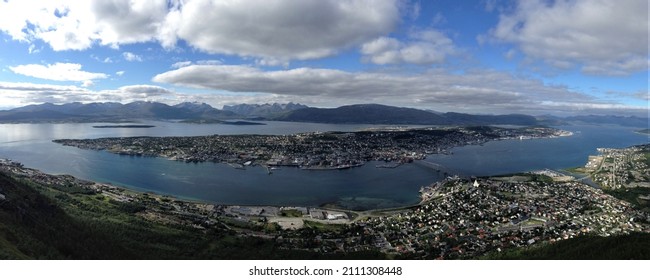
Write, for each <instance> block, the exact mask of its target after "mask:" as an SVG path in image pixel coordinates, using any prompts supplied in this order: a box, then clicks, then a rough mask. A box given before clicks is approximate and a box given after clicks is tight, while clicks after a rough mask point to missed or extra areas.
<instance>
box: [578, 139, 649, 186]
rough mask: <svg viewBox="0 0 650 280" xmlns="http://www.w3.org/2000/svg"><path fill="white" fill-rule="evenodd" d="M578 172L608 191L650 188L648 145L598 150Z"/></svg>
mask: <svg viewBox="0 0 650 280" xmlns="http://www.w3.org/2000/svg"><path fill="white" fill-rule="evenodd" d="M598 152H599V153H600V155H597V156H590V157H589V161H588V162H587V164H586V165H585V167H584V168H582V169H581V170H579V171H582V172H585V173H588V174H591V176H592V177H593V180H594V182H597V183H598V184H600V185H602V186H603V187H606V188H609V189H621V188H634V187H642V188H650V145H640V146H634V147H629V148H624V149H612V148H599V149H598Z"/></svg>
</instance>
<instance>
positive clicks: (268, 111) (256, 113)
mask: <svg viewBox="0 0 650 280" xmlns="http://www.w3.org/2000/svg"><path fill="white" fill-rule="evenodd" d="M305 108H309V107H307V106H305V105H302V104H299V103H293V102H289V103H287V104H278V103H273V104H268V103H266V104H262V105H259V104H238V105H225V106H223V109H222V110H223V111H229V112H233V113H236V114H238V115H242V116H246V117H249V118H268V119H271V118H275V117H278V116H281V115H283V114H286V113H289V112H291V111H295V110H298V109H305Z"/></svg>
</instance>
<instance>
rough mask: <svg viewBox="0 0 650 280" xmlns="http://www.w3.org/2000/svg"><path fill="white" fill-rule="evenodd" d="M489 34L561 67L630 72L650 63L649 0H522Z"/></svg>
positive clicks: (601, 71)
mask: <svg viewBox="0 0 650 280" xmlns="http://www.w3.org/2000/svg"><path fill="white" fill-rule="evenodd" d="M490 35H491V36H492V37H493V38H494V39H496V40H497V41H501V42H509V43H514V44H515V45H516V46H517V47H518V49H519V50H520V51H521V52H522V53H524V54H525V55H527V56H528V57H530V58H532V59H539V60H542V61H544V62H546V63H547V64H549V65H551V66H554V67H556V68H561V69H566V68H573V67H578V68H579V69H581V71H582V72H584V73H588V74H598V75H628V74H631V73H634V72H637V71H644V70H647V69H648V65H649V63H648V2H647V0H627V1H617V0H589V1H567V0H559V1H550V2H549V1H544V0H526V1H518V2H517V6H516V8H515V9H514V10H513V11H510V12H506V13H503V14H501V16H500V18H499V23H498V24H497V26H496V27H495V28H493V29H492V30H491V31H490Z"/></svg>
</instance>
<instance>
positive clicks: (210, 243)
mask: <svg viewBox="0 0 650 280" xmlns="http://www.w3.org/2000/svg"><path fill="white" fill-rule="evenodd" d="M0 193H1V194H3V195H5V199H3V200H0V259H320V258H344V259H346V258H349V259H353V258H382V257H383V256H382V255H381V254H373V253H361V254H359V255H319V254H317V253H315V252H304V251H287V250H279V249H278V248H276V247H275V244H274V242H273V241H272V240H265V239H261V238H246V237H236V236H235V235H234V234H232V233H231V232H230V231H229V230H228V229H225V228H223V227H219V226H213V227H210V229H197V228H194V227H189V226H184V225H178V224H165V223H163V222H160V223H157V222H152V221H149V220H146V219H143V218H141V217H139V216H138V215H135V213H137V212H138V211H141V210H142V207H141V206H140V205H136V204H134V203H124V202H116V201H114V200H110V199H107V198H106V197H105V196H102V195H98V194H95V193H94V192H92V191H91V190H87V189H82V188H79V187H73V186H68V187H60V186H45V185H39V184H35V183H33V182H27V181H23V180H17V179H14V178H12V177H10V176H8V175H7V174H4V173H2V172H0Z"/></svg>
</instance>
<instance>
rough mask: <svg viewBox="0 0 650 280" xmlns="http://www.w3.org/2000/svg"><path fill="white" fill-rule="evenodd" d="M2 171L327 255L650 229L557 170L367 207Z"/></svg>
mask: <svg viewBox="0 0 650 280" xmlns="http://www.w3.org/2000/svg"><path fill="white" fill-rule="evenodd" d="M0 172H3V173H5V174H9V175H10V176H12V177H14V178H17V179H20V180H27V181H29V182H33V183H35V184H37V185H39V186H41V187H42V188H51V189H53V190H54V193H56V194H55V195H54V197H55V198H57V199H62V198H65V199H66V201H67V200H70V201H76V202H73V203H76V204H75V205H77V207H81V205H84V204H83V203H82V202H80V201H82V200H75V198H74V197H75V196H90V197H94V199H96V200H99V201H108V202H110V204H111V205H114V206H116V207H119V209H125V211H128V212H129V213H132V214H133V215H135V216H137V217H140V218H141V219H144V220H147V221H150V222H155V223H161V224H165V225H175V226H184V227H191V228H194V229H196V230H199V231H206V232H207V231H209V230H219V231H226V232H229V233H230V234H234V235H237V236H242V237H253V238H262V239H265V240H271V241H273V242H274V243H275V244H277V246H279V247H280V248H284V249H287V250H304V251H309V252H316V253H322V254H328V253H337V252H338V253H350V252H364V251H379V252H382V253H384V254H386V255H392V256H394V257H397V258H409V259H465V258H477V257H481V256H485V255H486V254H493V253H498V252H502V251H506V250H508V249H513V248H525V247H530V246H535V245H537V244H548V243H553V242H557V241H560V240H565V239H570V238H574V237H577V236H581V235H597V236H612V235H621V234H627V233H631V232H650V213H649V212H648V211H645V210H644V209H640V208H639V207H635V205H633V204H631V203H629V202H626V201H623V200H619V199H617V198H615V197H613V196H610V195H608V194H606V193H605V192H603V190H601V189H598V188H593V187H591V186H588V185H585V184H583V183H580V182H577V181H574V180H568V178H567V176H566V175H563V174H561V173H558V172H554V171H552V170H540V171H535V172H530V173H523V174H516V175H511V176H502V177H484V178H464V179H463V178H459V177H448V178H447V179H446V180H444V181H441V182H436V183H433V184H432V185H430V186H426V187H423V188H422V189H421V191H420V197H421V202H420V203H418V204H417V205H413V206H409V207H403V208H396V209H377V210H369V211H351V210H346V209H331V208H328V207H326V206H253V205H214V204H210V203H202V202H192V201H187V200H180V199H176V198H174V197H170V196H165V195H157V194H153V193H140V192H136V191H131V190H127V189H124V188H121V187H118V186H113V185H110V184H103V183H96V182H90V181H85V180H80V179H77V178H75V177H72V176H69V175H49V174H45V173H42V172H40V171H37V170H34V169H30V168H25V167H23V166H22V165H21V164H20V163H17V162H13V161H10V160H0ZM0 198H2V199H3V200H5V199H7V198H5V196H4V194H1V196H0ZM93 201H94V200H93ZM86 207H96V206H86Z"/></svg>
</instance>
